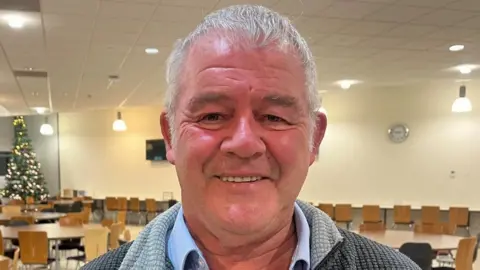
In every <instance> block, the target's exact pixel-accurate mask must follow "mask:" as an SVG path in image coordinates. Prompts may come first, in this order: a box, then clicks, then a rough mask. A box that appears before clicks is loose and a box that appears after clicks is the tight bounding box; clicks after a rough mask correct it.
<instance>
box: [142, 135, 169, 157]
mask: <svg viewBox="0 0 480 270" xmlns="http://www.w3.org/2000/svg"><path fill="white" fill-rule="evenodd" d="M146 148H147V149H146V154H147V160H155V161H157V160H158V161H161V160H167V151H166V149H165V141H164V140H147V142H146Z"/></svg>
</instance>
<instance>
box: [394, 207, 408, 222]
mask: <svg viewBox="0 0 480 270" xmlns="http://www.w3.org/2000/svg"><path fill="white" fill-rule="evenodd" d="M411 212H412V207H411V206H410V205H394V206H393V223H395V224H410V223H411V222H412V216H411Z"/></svg>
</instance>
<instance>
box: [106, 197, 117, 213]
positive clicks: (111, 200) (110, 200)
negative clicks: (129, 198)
mask: <svg viewBox="0 0 480 270" xmlns="http://www.w3.org/2000/svg"><path fill="white" fill-rule="evenodd" d="M105 206H106V208H107V211H116V210H118V200H117V198H115V197H106V198H105Z"/></svg>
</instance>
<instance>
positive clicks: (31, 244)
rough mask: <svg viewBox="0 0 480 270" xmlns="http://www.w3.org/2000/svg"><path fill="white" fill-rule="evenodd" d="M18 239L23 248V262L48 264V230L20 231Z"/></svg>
mask: <svg viewBox="0 0 480 270" xmlns="http://www.w3.org/2000/svg"><path fill="white" fill-rule="evenodd" d="M18 241H19V243H20V249H21V250H22V255H21V256H22V263H23V264H47V261H48V238H47V232H40V231H19V232H18Z"/></svg>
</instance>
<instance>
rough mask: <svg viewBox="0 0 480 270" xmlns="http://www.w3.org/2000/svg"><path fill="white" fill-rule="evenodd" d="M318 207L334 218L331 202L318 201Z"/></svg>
mask: <svg viewBox="0 0 480 270" xmlns="http://www.w3.org/2000/svg"><path fill="white" fill-rule="evenodd" d="M318 209H320V210H322V211H323V212H324V213H325V214H327V215H328V216H329V217H330V218H331V219H334V217H335V213H334V212H335V210H334V207H333V204H331V203H320V204H318Z"/></svg>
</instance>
